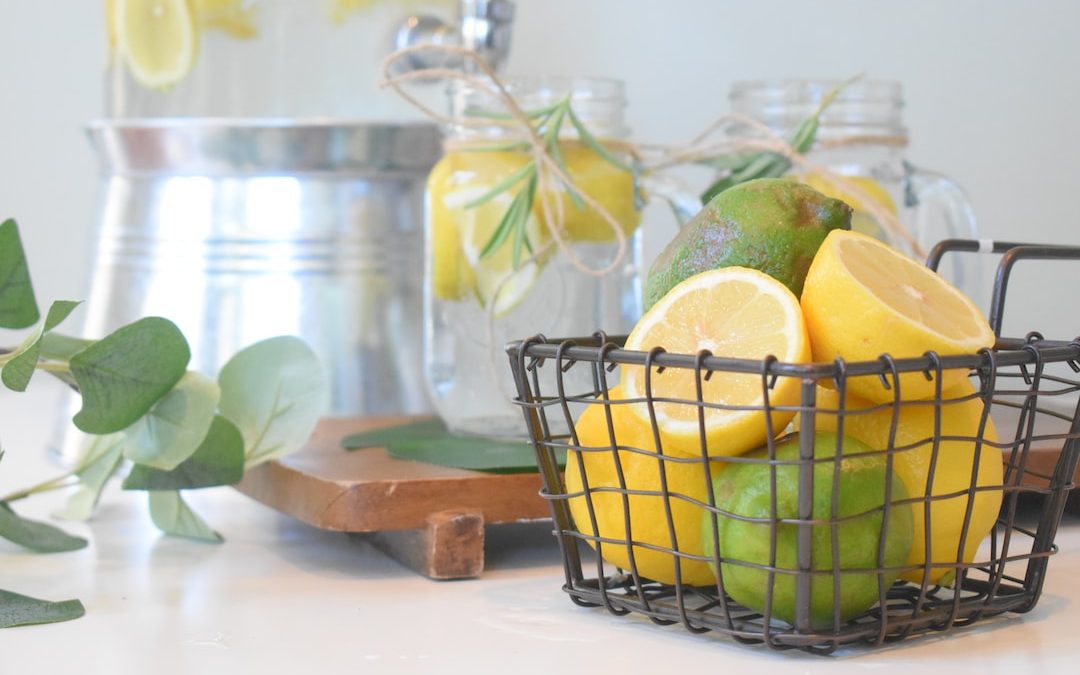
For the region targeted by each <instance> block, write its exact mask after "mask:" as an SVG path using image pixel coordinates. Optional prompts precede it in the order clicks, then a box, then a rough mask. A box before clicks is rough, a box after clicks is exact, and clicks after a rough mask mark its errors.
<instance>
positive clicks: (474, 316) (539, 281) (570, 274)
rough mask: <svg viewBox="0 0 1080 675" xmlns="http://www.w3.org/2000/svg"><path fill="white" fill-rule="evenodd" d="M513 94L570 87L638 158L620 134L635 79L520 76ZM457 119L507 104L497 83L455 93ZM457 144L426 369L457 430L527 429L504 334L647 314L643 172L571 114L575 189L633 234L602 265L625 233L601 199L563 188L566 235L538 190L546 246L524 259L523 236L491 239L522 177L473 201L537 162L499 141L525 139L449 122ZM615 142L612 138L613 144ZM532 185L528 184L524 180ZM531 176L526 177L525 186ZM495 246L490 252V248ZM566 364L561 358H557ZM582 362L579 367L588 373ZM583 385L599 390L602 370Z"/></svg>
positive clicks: (430, 190) (597, 325) (534, 239)
mask: <svg viewBox="0 0 1080 675" xmlns="http://www.w3.org/2000/svg"><path fill="white" fill-rule="evenodd" d="M505 84H506V86H507V89H508V90H509V92H510V94H511V95H512V96H513V97H514V98H515V99H516V100H517V102H518V104H519V105H520V106H521V108H522V109H523V110H525V111H535V110H540V109H542V108H545V107H547V106H551V105H552V104H554V103H557V102H559V101H561V100H563V99H564V98H565V97H566V96H570V100H571V106H572V108H573V111H574V113H575V114H576V115H577V116H578V118H579V119H580V120H581V122H582V123H583V124H584V125H585V127H586V128H587V129H588V130H589V131H590V132H591V134H592V135H593V136H594V137H595V138H596V139H598V140H599V141H600V142H601V143H603V144H604V145H605V147H607V149H608V150H609V152H611V153H612V154H613V155H615V156H617V157H619V158H620V159H621V160H624V161H627V162H629V159H630V158H629V156H628V154H627V153H626V152H625V151H623V150H620V148H619V146H618V144H617V143H614V144H613V143H611V141H616V140H618V139H622V138H624V137H626V135H627V133H628V130H627V128H626V126H625V124H624V121H623V109H624V107H625V105H626V102H625V99H624V87H623V84H622V83H621V82H619V81H615V80H607V79H585V78H554V77H541V78H523V79H513V78H510V79H508V80H507V81H506V82H505ZM450 99H451V100H450V103H451V105H450V107H451V111H452V117H453V118H455V119H459V118H462V117H467V116H477V115H484V114H489V115H490V114H497V115H504V112H503V110H502V108H501V106H499V105H498V104H497V103H496V102H495V100H494V99H493V98H492V97H491V96H490V95H489V94H487V93H485V92H480V91H477V90H476V89H472V88H469V87H467V86H454V87H452V88H451V91H450ZM444 134H445V144H446V146H445V147H446V153H445V155H444V156H443V158H442V159H441V160H440V161H439V163H438V164H437V165H436V166H435V168H434V169H433V170H432V172H431V174H430V176H429V178H428V184H427V194H426V200H425V233H426V240H425V261H424V264H425V290H424V372H425V375H426V380H427V385H428V387H429V392H430V394H431V397H432V402H433V404H434V406H435V408H436V410H437V411H438V413H439V415H440V416H441V417H442V419H443V420H444V421H445V422H446V424H447V426H448V427H449V428H450V429H451V430H452V431H454V432H457V433H465V434H477V435H485V436H520V435H521V434H522V433H523V431H524V428H523V422H522V417H521V411H520V410H519V409H517V408H516V407H515V406H513V405H512V404H511V402H510V401H511V399H512V398H513V397H514V396H515V391H516V390H515V388H514V383H513V378H512V376H511V372H510V368H509V367H508V364H507V361H506V355H505V353H504V351H503V348H504V345H505V344H506V342H508V341H510V340H515V339H522V338H525V337H528V336H531V335H536V334H538V333H542V334H545V335H548V336H570V335H590V334H592V333H593V332H594V331H596V330H599V329H603V330H605V331H608V332H610V333H615V332H622V331H626V330H628V329H629V328H630V327H631V326H632V325H633V322H634V321H636V320H637V318H638V317H639V316H640V314H641V293H640V280H639V272H640V269H641V237H640V236H639V232H638V225H639V223H640V220H641V215H640V212H639V210H638V208H637V206H636V205H635V195H634V177H633V175H632V174H631V172H629V171H627V170H625V169H623V168H619V167H618V166H616V165H615V164H613V163H610V162H608V161H607V160H605V159H604V158H603V157H601V156H600V155H599V154H597V153H596V152H594V151H593V150H592V149H590V148H589V147H588V145H587V144H585V143H583V142H582V140H581V139H580V138H579V137H578V135H577V134H576V132H575V131H574V127H573V125H572V124H570V123H569V120H567V121H566V123H564V124H563V125H562V127H561V132H560V140H559V148H560V152H561V155H562V158H563V160H564V162H565V166H566V169H567V171H568V172H569V174H570V176H571V177H572V178H573V180H574V181H575V183H576V184H577V186H578V187H579V188H580V189H581V190H582V191H584V192H586V193H587V194H589V195H590V196H591V197H592V198H593V199H595V200H597V201H598V202H599V203H600V204H602V205H603V206H604V207H605V208H606V209H607V210H608V211H609V212H610V213H611V215H612V216H614V218H615V219H616V220H617V221H618V222H619V224H620V226H621V228H622V231H623V232H624V233H625V234H626V235H627V246H626V249H625V252H624V255H623V258H622V259H621V261H620V263H619V264H618V265H617V266H616V267H615V269H614V270H613V271H611V272H610V273H608V274H604V275H595V274H589V273H586V272H585V271H584V270H583V269H582V266H585V267H588V268H591V269H593V270H599V269H603V268H605V267H607V266H609V265H611V264H612V262H613V261H615V259H616V256H617V255H618V252H619V245H618V239H617V235H616V233H615V231H614V229H613V228H612V227H611V226H610V225H609V224H608V222H607V221H605V220H604V219H602V217H601V216H600V215H599V214H598V213H597V212H596V211H594V210H592V209H590V208H588V207H584V208H582V207H580V206H578V205H576V204H575V203H574V200H573V199H572V198H571V196H570V195H569V194H568V193H567V192H566V190H565V189H564V188H563V187H561V186H560V184H559V183H557V182H556V183H554V184H553V185H552V186H550V187H548V188H546V189H549V190H554V191H555V193H556V194H555V195H554V196H555V199H551V200H549V203H552V204H553V203H554V202H555V200H556V199H557V200H560V201H561V203H562V211H563V213H564V217H565V220H564V222H563V228H562V236H561V237H560V238H561V239H562V242H563V243H562V245H557V244H556V242H555V241H553V240H552V236H551V233H550V232H549V231H548V229H547V228H546V227H545V224H544V222H543V220H542V213H541V208H542V207H541V201H542V199H543V198H544V194H543V192H544V189H545V188H540V189H538V190H537V193H536V197H535V199H534V202H533V207H532V210H531V212H530V213H529V214H528V216H527V217H526V218H525V220H524V233H525V235H526V236H527V237H528V238H529V240H530V246H531V247H532V250H533V251H536V252H537V253H536V254H535V255H529V254H528V253H525V254H521V250H520V244H519V257H518V265H517V266H516V268H515V264H514V252H513V249H514V242H513V239H514V238H513V237H512V236H508V237H506V238H505V239H504V241H502V243H501V244H498V245H497V246H495V247H493V248H492V247H491V243H492V242H493V239H492V237H493V235H494V234H495V232H496V230H497V229H498V227H499V224H500V221H501V220H502V217H503V215H504V214H505V213H506V212H507V209H508V208H509V207H510V205H511V204H512V202H513V199H514V196H515V194H516V193H517V191H518V190H519V189H523V188H521V187H515V188H512V189H510V190H508V191H506V192H503V193H501V194H499V195H498V196H496V197H494V198H493V199H490V200H488V201H485V202H483V203H482V204H475V203H474V202H475V200H477V198H478V197H480V196H481V195H484V194H485V193H488V192H489V191H490V190H491V188H492V187H493V186H496V185H498V184H499V182H500V181H503V180H505V179H507V178H508V177H509V176H511V175H513V174H514V172H515V171H517V170H519V169H521V168H522V167H523V166H525V165H526V163H528V162H530V161H532V157H533V156H532V154H531V152H529V151H527V150H517V149H509V150H506V149H496V150H492V149H491V148H492V147H506V146H507V145H508V142H511V141H517V140H522V138H523V137H522V136H521V135H520V131H519V130H518V129H516V128H514V127H508V126H500V125H492V126H483V127H475V126H451V127H449V128H446V129H444ZM605 141H606V142H605ZM521 184H523V183H521ZM521 184H519V185H521ZM485 248H492V250H490V251H487V252H486V253H485ZM552 370H554V369H552ZM585 371H587V369H581V368H577V369H573V370H572V371H571V372H570V373H568V380H569V379H570V378H581V377H583V376H584V377H586V378H587V377H588V374H587V373H586V372H585ZM567 386H568V388H570V389H568V392H567V393H570V391H571V390H572V388H577V389H580V391H582V392H584V391H591V387H592V384H591V381H590V382H585V381H584V380H582V381H581V382H580V386H577V383H575V382H570V381H568V382H567Z"/></svg>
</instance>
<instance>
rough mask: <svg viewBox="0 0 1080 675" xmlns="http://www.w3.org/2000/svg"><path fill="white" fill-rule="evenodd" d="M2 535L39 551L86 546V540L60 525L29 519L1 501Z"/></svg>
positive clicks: (56, 550) (0, 531)
mask: <svg viewBox="0 0 1080 675" xmlns="http://www.w3.org/2000/svg"><path fill="white" fill-rule="evenodd" d="M0 537H3V538H4V539H7V540H8V541H10V542H12V543H15V544H18V545H19V546H22V547H23V548H28V549H30V550H31V551H36V552H38V553H62V552H64V551H76V550H78V549H80V548H85V547H86V540H85V539H83V538H82V537H73V536H72V535H70V534H68V533H67V532H64V531H63V530H61V529H60V528H58V527H54V526H52V525H49V524H48V523H41V522H38V521H36V520H28V519H26V518H23V517H21V516H19V515H18V514H17V513H15V512H14V511H12V510H11V507H10V506H8V504H7V502H0Z"/></svg>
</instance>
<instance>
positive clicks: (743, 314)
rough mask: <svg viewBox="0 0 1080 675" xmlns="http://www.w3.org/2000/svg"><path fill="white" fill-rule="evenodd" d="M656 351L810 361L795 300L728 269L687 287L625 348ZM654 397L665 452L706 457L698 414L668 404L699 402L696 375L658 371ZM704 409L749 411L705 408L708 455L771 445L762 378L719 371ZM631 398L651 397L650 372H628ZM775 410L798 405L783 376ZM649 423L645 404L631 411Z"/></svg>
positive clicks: (779, 419) (780, 414) (777, 415)
mask: <svg viewBox="0 0 1080 675" xmlns="http://www.w3.org/2000/svg"><path fill="white" fill-rule="evenodd" d="M654 347H663V348H664V349H665V350H667V351H669V352H673V353H678V354H696V353H698V352H699V351H700V350H703V349H708V350H709V351H711V352H712V353H713V354H714V355H715V356H722V357H730V358H741V359H754V360H760V359H763V358H765V357H766V356H769V355H772V356H775V357H776V358H777V359H779V360H780V361H785V362H796V363H798V362H805V361H808V360H809V358H810V342H809V340H808V339H807V334H806V328H805V326H804V325H803V318H802V312H801V311H800V310H799V301H798V300H797V299H796V298H795V295H794V294H793V293H792V292H791V291H790V290H789V289H788V288H787V287H786V286H784V285H783V284H782V283H780V282H779V281H777V280H776V279H773V278H772V277H770V276H768V275H767V274H764V273H763V272H759V271H757V270H754V269H749V268H745V267H725V268H721V269H718V270H710V271H708V272H702V273H701V274H698V275H695V276H692V277H690V278H689V279H687V280H685V281H683V282H681V283H680V284H678V285H677V286H675V287H674V288H673V289H671V291H670V292H668V294H667V295H665V296H664V297H663V298H662V299H661V300H660V301H659V302H657V303H656V304H655V305H653V306H652V307H651V308H650V309H649V311H648V312H646V313H645V315H644V316H643V317H642V318H641V320H640V321H639V322H638V324H637V325H636V326H635V327H634V330H633V331H632V332H631V333H630V336H629V337H628V338H627V340H626V348H627V349H631V350H637V351H649V350H651V349H653V348H654ZM651 381H652V396H653V398H654V400H656V403H655V411H656V423H657V425H658V426H659V427H660V429H661V431H663V432H664V435H665V438H667V439H670V447H669V445H668V444H667V443H665V446H664V449H665V451H667V452H676V453H680V454H685V455H689V456H700V454H701V447H700V440H699V430H698V407H697V406H696V405H694V404H693V403H679V402H665V401H661V400H658V399H665V398H672V399H680V400H682V401H689V402H693V401H695V400H696V388H697V376H696V374H695V371H693V370H690V369H676V368H669V369H666V370H664V371H663V372H662V373H656V372H655V371H653V373H652V376H651ZM701 388H702V397H703V400H704V401H705V402H706V403H712V404H725V405H729V406H748V407H749V408H748V409H721V408H705V409H704V426H705V441H706V446H707V448H706V450H707V452H708V454H709V455H710V456H731V455H738V454H741V453H743V452H746V451H747V450H750V449H752V448H755V447H757V446H759V445H761V444H762V443H764V442H765V440H766V438H767V437H768V432H769V428H770V426H769V425H767V424H766V416H765V413H764V411H763V410H760V409H755V408H754V407H755V406H762V405H763V404H764V397H763V391H762V378H761V376H760V375H759V374H757V373H746V374H743V373H732V372H716V373H713V375H712V376H711V377H710V378H709V379H708V380H707V381H702V382H701ZM623 390H624V391H625V392H626V396H627V398H643V397H645V393H646V392H645V369H644V368H643V367H641V366H623ZM769 401H770V403H771V404H772V405H773V406H790V405H797V404H798V402H799V381H798V380H797V379H796V378H790V377H781V378H779V379H778V380H777V382H776V385H775V386H774V387H773V389H772V391H771V392H770V394H769ZM631 411H632V412H633V413H634V414H636V415H637V416H638V417H640V418H642V419H643V420H644V421H646V422H647V421H648V419H649V411H648V408H647V407H646V405H645V404H643V403H642V404H636V405H633V406H631ZM793 415H794V412H788V411H781V410H774V411H773V412H772V420H771V422H772V424H771V429H772V431H773V433H774V434H778V433H779V432H781V431H782V430H783V429H784V427H785V426H787V424H788V422H790V421H791V418H792V416H793Z"/></svg>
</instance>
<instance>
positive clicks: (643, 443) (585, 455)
mask: <svg viewBox="0 0 1080 675" xmlns="http://www.w3.org/2000/svg"><path fill="white" fill-rule="evenodd" d="M609 396H610V397H611V400H615V401H617V400H621V399H622V392H621V391H620V390H619V388H618V387H616V388H614V389H612V390H611V392H610V394H609ZM608 407H610V410H611V421H612V427H613V428H614V431H615V443H616V444H617V445H618V446H619V447H620V448H636V449H638V450H642V451H645V453H646V454H643V453H640V452H634V451H631V450H629V449H621V450H619V453H618V458H619V466H620V467H621V469H622V475H623V479H624V480H625V483H620V481H619V473H618V468H617V467H616V463H615V452H614V451H613V450H612V448H611V446H612V440H611V437H610V436H609V434H608V427H607V415H606V414H605V411H604V408H605V406H604V405H603V404H599V403H594V404H592V405H590V406H589V407H588V408H586V409H585V412H583V413H582V415H581V417H580V419H578V421H577V424H576V425H575V428H576V430H577V437H578V443H579V445H580V447H582V448H591V450H582V451H575V450H571V451H570V452H568V453H567V458H566V474H565V476H566V478H565V484H566V492H567V494H568V495H575V496H571V497H570V498H569V500H568V502H569V506H570V514H571V515H572V516H573V518H574V523H575V525H576V527H577V530H578V531H579V532H581V533H582V534H584V535H586V536H588V537H592V538H596V537H600V538H603V539H604V540H609V541H603V542H601V543H600V545H599V549H598V550H599V551H600V553H601V555H602V557H603V558H604V560H606V561H608V562H609V563H611V564H613V565H615V566H617V567H619V568H621V569H624V570H630V552H629V547H628V546H627V543H626V539H627V531H626V525H625V522H626V510H625V508H626V507H625V505H624V502H623V493H624V492H625V491H637V490H644V491H647V494H633V495H630V496H629V497H627V498H626V499H627V503H628V504H629V517H630V537H631V538H632V539H633V541H634V542H635V543H636V544H637V545H635V546H633V554H634V562H635V563H636V567H637V571H638V574H639V575H640V576H642V577H645V578H646V579H652V580H654V581H659V582H662V583H665V584H674V583H675V581H676V579H677V578H681V581H682V583H684V584H688V585H691V586H707V585H710V584H714V583H715V582H716V581H715V576H714V575H713V573H712V571H711V570H710V569H709V566H708V565H707V564H705V563H704V562H702V561H700V560H692V559H687V558H681V559H680V560H679V567H680V570H679V574H678V575H677V574H676V571H675V558H676V556H675V555H674V554H673V553H671V552H670V551H671V550H672V549H677V550H678V551H680V552H682V553H687V554H690V555H698V556H700V555H702V548H701V538H700V537H699V536H698V530H699V528H700V523H701V518H702V515H703V514H704V513H705V510H704V509H703V508H702V507H701V506H698V505H697V504H694V503H692V502H690V501H688V500H689V499H694V500H697V501H699V502H702V503H707V502H708V496H707V495H708V483H709V481H710V479H711V475H710V472H707V471H706V468H705V465H704V464H703V463H702V462H701V461H700V460H697V461H694V460H688V459H685V458H684V459H682V460H681V461H679V460H677V459H663V458H662V457H661V456H660V455H657V454H655V453H656V446H655V444H654V443H653V439H652V432H651V429H650V428H649V427H647V426H644V425H642V424H641V422H640V421H639V420H638V419H637V418H636V417H634V416H633V415H631V414H629V412H628V411H627V406H626V405H625V404H622V405H610V406H608ZM661 466H663V471H664V480H665V481H666V486H667V498H666V499H665V495H664V492H663V490H662V486H663V485H664V484H665V483H664V482H662V481H661V476H660V470H661ZM719 469H720V464H719V463H717V462H713V463H712V466H711V467H710V471H711V474H712V475H715V474H716V473H717V472H718V471H719ZM585 483H587V484H588V486H589V490H590V494H589V495H588V496H585V495H584V494H583V491H584V489H585V488H584V485H585ZM624 486H625V487H624ZM590 503H591V513H590ZM667 505H670V513H671V521H672V524H673V525H674V527H673V529H672V528H669V527H668V507H667ZM594 517H595V520H594ZM588 543H589V545H590V546H592V547H593V548H598V547H597V543H596V541H595V540H594V539H589V540H588ZM649 546H654V547H659V548H662V549H666V550H665V551H659V550H654V549H652V548H648V547H649Z"/></svg>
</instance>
